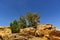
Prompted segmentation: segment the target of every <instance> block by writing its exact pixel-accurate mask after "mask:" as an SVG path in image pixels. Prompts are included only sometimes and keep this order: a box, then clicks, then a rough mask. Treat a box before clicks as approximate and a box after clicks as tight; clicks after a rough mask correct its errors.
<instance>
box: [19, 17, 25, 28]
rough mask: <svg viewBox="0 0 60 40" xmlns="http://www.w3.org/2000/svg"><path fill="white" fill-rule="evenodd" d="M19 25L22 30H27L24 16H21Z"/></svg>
mask: <svg viewBox="0 0 60 40" xmlns="http://www.w3.org/2000/svg"><path fill="white" fill-rule="evenodd" d="M19 23H20V26H21V27H22V28H26V20H25V17H24V16H20V20H19Z"/></svg>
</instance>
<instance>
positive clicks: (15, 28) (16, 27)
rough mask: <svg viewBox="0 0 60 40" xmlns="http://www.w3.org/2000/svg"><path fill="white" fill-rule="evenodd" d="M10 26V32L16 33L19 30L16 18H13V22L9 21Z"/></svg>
mask: <svg viewBox="0 0 60 40" xmlns="http://www.w3.org/2000/svg"><path fill="white" fill-rule="evenodd" d="M10 28H11V31H12V33H17V32H19V31H20V26H19V25H18V22H17V21H16V20H14V21H13V23H10Z"/></svg>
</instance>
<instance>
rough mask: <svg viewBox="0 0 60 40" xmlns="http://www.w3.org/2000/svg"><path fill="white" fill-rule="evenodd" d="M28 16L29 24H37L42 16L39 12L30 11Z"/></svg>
mask: <svg viewBox="0 0 60 40" xmlns="http://www.w3.org/2000/svg"><path fill="white" fill-rule="evenodd" d="M26 18H27V20H28V22H29V26H37V23H38V22H39V19H40V16H39V15H38V14H37V13H30V12H28V13H27V15H26Z"/></svg>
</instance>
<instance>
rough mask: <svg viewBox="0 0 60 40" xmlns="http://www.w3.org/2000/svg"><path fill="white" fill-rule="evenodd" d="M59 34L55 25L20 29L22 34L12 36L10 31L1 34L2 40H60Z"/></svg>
mask: <svg viewBox="0 0 60 40" xmlns="http://www.w3.org/2000/svg"><path fill="white" fill-rule="evenodd" d="M4 33H5V34H4ZM3 34H4V35H3ZM59 34H60V31H58V30H56V27H54V26H53V25H51V24H40V25H38V26H37V28H33V27H29V28H24V29H20V33H13V34H12V33H11V31H10V30H9V31H3V32H1V33H0V40H60V35H59Z"/></svg>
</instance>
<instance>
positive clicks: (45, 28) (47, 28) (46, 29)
mask: <svg viewBox="0 0 60 40" xmlns="http://www.w3.org/2000/svg"><path fill="white" fill-rule="evenodd" d="M53 30H56V28H55V27H54V26H53V25H51V24H40V25H38V26H37V29H36V33H35V35H39V36H40V34H44V35H49V33H50V32H51V31H53Z"/></svg>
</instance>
